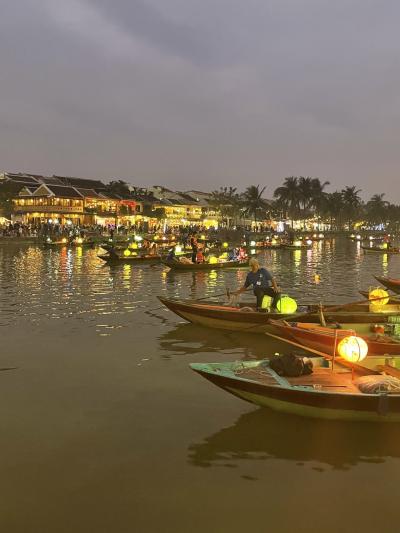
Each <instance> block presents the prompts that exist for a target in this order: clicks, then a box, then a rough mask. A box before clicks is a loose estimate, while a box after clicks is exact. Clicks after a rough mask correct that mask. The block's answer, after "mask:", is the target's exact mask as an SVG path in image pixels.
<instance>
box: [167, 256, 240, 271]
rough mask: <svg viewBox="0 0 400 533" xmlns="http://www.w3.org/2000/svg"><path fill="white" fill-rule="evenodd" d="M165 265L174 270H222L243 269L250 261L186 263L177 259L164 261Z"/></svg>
mask: <svg viewBox="0 0 400 533" xmlns="http://www.w3.org/2000/svg"><path fill="white" fill-rule="evenodd" d="M162 263H163V265H165V266H167V267H169V268H172V269H174V270H186V271H192V270H220V269H224V268H243V267H246V266H248V264H249V261H248V260H246V261H225V262H221V263H184V262H181V261H177V260H176V259H172V260H168V259H164V260H162Z"/></svg>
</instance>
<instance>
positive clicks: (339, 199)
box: [319, 191, 344, 229]
mask: <svg viewBox="0 0 400 533" xmlns="http://www.w3.org/2000/svg"><path fill="white" fill-rule="evenodd" d="M343 210H344V202H343V194H342V193H341V192H339V191H335V192H332V193H325V194H324V196H323V198H322V200H321V203H320V207H319V213H320V214H321V215H322V216H323V217H326V218H328V219H329V223H330V226H331V228H332V229H333V227H335V229H339V228H341V227H342V216H343Z"/></svg>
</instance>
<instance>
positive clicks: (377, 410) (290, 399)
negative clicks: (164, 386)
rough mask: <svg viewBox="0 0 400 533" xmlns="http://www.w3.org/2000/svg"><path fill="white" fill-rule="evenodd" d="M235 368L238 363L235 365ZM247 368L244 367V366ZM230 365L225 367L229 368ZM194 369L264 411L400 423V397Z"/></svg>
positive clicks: (208, 368) (200, 366)
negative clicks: (268, 380)
mask: <svg viewBox="0 0 400 533" xmlns="http://www.w3.org/2000/svg"><path fill="white" fill-rule="evenodd" d="M231 364H235V363H231ZM242 364H243V363H242ZM227 365H229V363H225V366H227ZM190 366H191V368H192V369H193V370H194V371H195V372H197V373H198V374H200V375H201V376H202V377H204V378H205V379H207V380H208V381H210V382H211V383H213V384H214V385H217V386H218V387H220V388H222V389H224V390H225V391H227V392H229V393H231V394H233V395H234V396H237V397H238V398H241V399H242V400H246V401H248V402H250V403H253V404H255V405H258V406H260V407H267V408H270V409H273V410H275V411H279V412H282V413H290V414H294V415H299V416H303V417H304V416H305V417H311V418H323V419H328V420H343V421H368V422H396V423H399V422H400V395H379V394H361V393H357V394H355V393H354V394H351V393H338V392H329V391H323V390H315V389H313V388H311V387H310V388H308V390H307V388H306V387H302V386H298V387H296V386H291V385H290V384H285V382H286V380H285V378H280V380H281V383H276V384H272V385H268V384H263V383H260V382H257V381H252V380H249V379H245V378H241V377H238V376H236V375H235V374H234V372H231V371H229V370H227V369H225V368H222V369H221V370H218V368H221V365H218V364H209V365H207V364H200V363H192V364H191V365H190Z"/></svg>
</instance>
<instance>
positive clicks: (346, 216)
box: [212, 176, 400, 231]
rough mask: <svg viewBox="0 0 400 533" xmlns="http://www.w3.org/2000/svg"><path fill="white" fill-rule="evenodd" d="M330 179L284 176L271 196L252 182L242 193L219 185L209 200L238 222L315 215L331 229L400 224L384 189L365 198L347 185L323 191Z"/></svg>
mask: <svg viewBox="0 0 400 533" xmlns="http://www.w3.org/2000/svg"><path fill="white" fill-rule="evenodd" d="M329 184H330V183H329V182H328V181H321V180H320V178H312V177H303V176H300V177H295V176H291V177H288V178H285V180H284V182H283V184H282V185H281V186H280V187H278V188H277V189H275V191H273V200H266V199H263V198H262V195H263V194H264V191H265V189H266V187H263V188H262V189H260V186H259V185H251V186H250V187H247V189H246V190H245V191H244V192H243V193H238V192H237V189H236V188H234V187H221V188H220V189H219V190H218V191H213V193H212V202H213V204H214V205H215V208H217V209H219V210H220V211H221V214H222V216H224V217H226V218H227V219H229V220H231V221H232V224H238V223H239V224H240V220H243V219H244V218H252V219H253V220H254V221H255V222H257V221H261V220H268V219H273V218H275V219H287V220H291V221H292V222H293V221H294V220H297V221H306V220H307V219H310V218H318V219H319V220H320V221H321V222H325V223H327V224H330V226H331V229H333V230H338V231H342V230H346V229H347V230H352V229H353V227H354V224H355V223H362V225H363V226H365V227H369V228H378V227H379V226H381V225H383V226H384V227H385V229H388V230H391V231H398V230H399V228H400V206H399V205H396V204H392V203H390V202H388V201H386V200H384V196H385V194H384V193H381V194H374V195H373V196H372V197H371V198H370V200H368V201H367V202H364V201H363V200H362V198H361V197H360V193H361V189H357V187H356V186H354V185H353V186H347V187H345V188H344V189H342V190H340V191H335V192H332V193H329V192H326V191H325V188H326V187H327V186H328V185H329Z"/></svg>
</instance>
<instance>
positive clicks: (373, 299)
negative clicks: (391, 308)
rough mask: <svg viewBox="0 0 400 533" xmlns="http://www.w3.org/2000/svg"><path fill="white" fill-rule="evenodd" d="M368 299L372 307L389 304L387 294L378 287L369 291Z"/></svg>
mask: <svg viewBox="0 0 400 533" xmlns="http://www.w3.org/2000/svg"><path fill="white" fill-rule="evenodd" d="M378 298H379V299H378ZM368 299H369V301H370V305H371V306H372V307H375V306H376V307H381V306H383V305H386V304H388V303H389V293H388V292H387V291H385V289H380V288H379V287H378V288H377V289H372V290H370V291H369V293H368Z"/></svg>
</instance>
